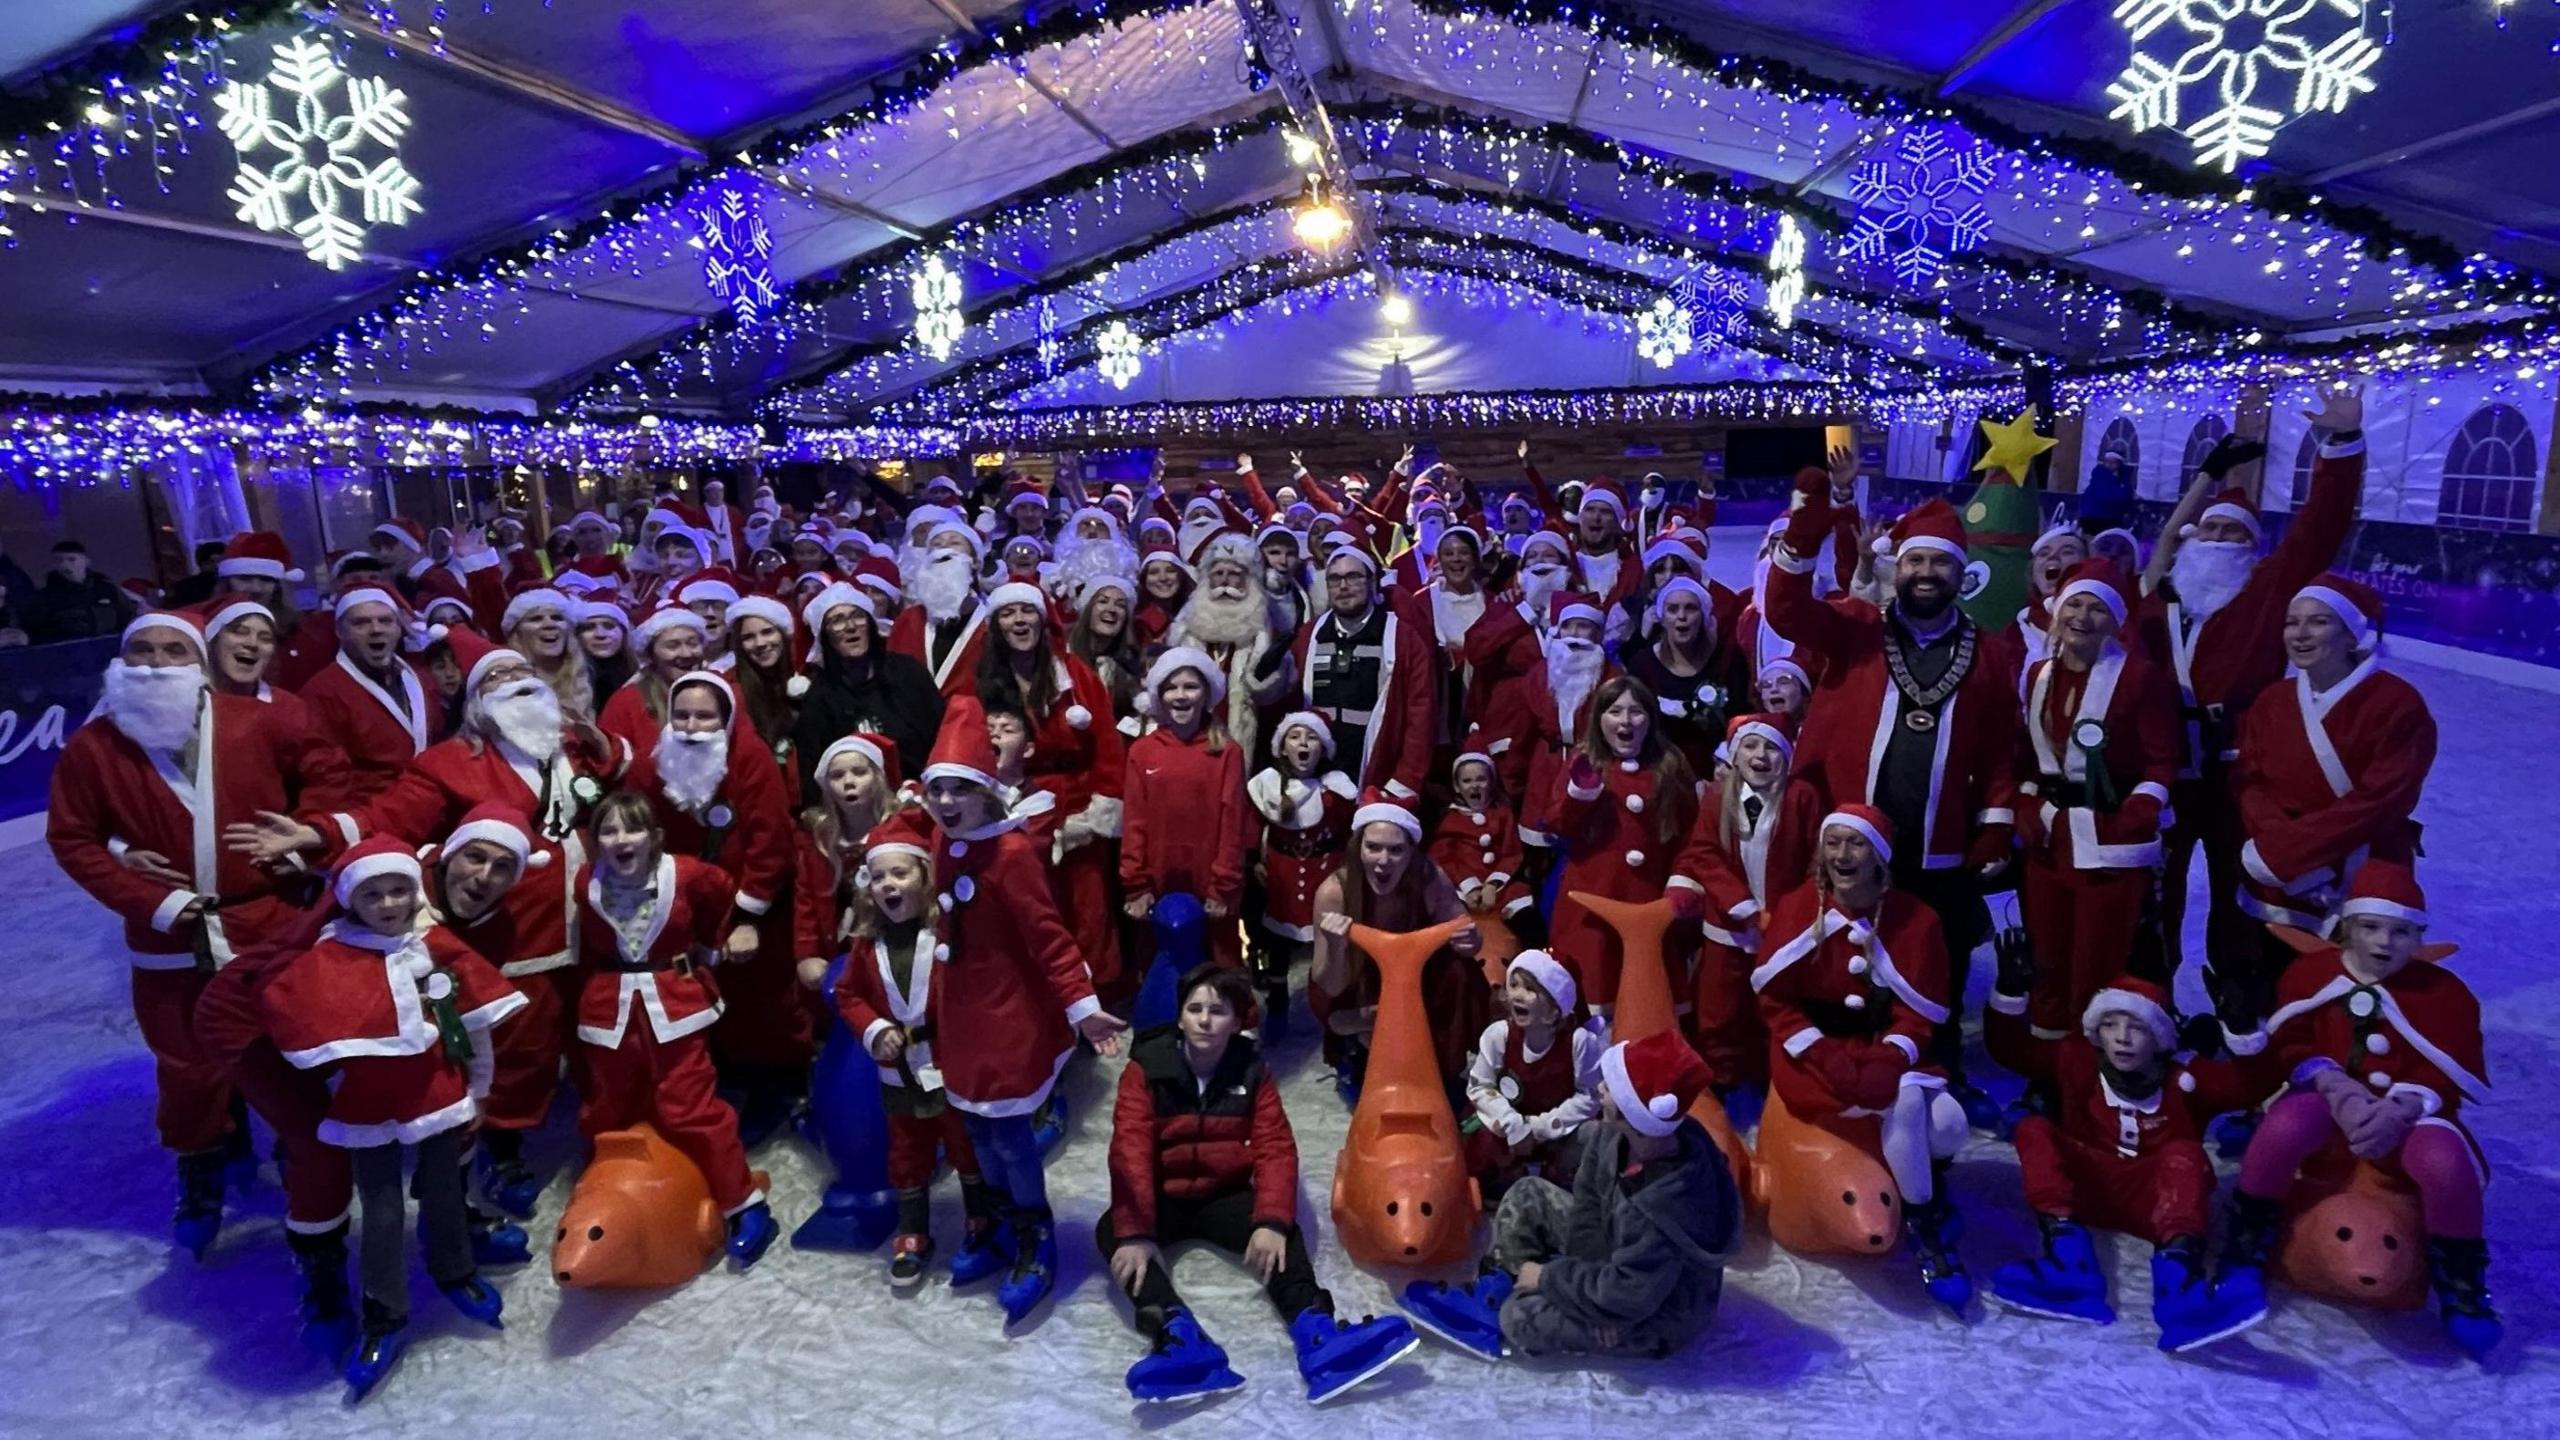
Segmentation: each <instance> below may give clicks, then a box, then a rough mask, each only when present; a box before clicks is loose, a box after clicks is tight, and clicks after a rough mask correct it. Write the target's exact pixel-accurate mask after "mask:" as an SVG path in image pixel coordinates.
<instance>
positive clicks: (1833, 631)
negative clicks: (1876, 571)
mask: <svg viewBox="0 0 2560 1440" xmlns="http://www.w3.org/2000/svg"><path fill="white" fill-rule="evenodd" d="M1812 563H1813V562H1811V561H1809V560H1800V559H1797V558H1796V556H1795V555H1794V553H1793V552H1792V551H1790V550H1787V549H1785V548H1781V549H1780V550H1779V551H1778V555H1777V559H1776V561H1775V562H1774V563H1773V564H1772V565H1771V566H1770V569H1769V595H1768V599H1767V604H1768V607H1769V613H1768V618H1769V621H1770V623H1771V624H1773V625H1775V626H1777V628H1778V629H1779V630H1780V631H1782V632H1784V633H1785V634H1786V635H1787V636H1788V637H1789V638H1790V639H1792V640H1793V641H1794V642H1795V643H1796V644H1797V645H1798V646H1800V647H1802V650H1803V651H1804V652H1809V653H1811V654H1814V655H1819V656H1822V657H1824V663H1823V668H1822V679H1821V681H1820V683H1819V684H1818V685H1817V686H1816V688H1815V690H1814V693H1813V695H1812V697H1811V699H1810V700H1809V701H1808V703H1807V705H1806V707H1805V724H1804V732H1803V734H1802V735H1801V736H1799V737H1798V739H1797V741H1796V767H1795V773H1796V774H1798V775H1799V776H1801V777H1803V778H1804V780H1805V781H1806V782H1807V783H1809V784H1811V785H1812V786H1813V788H1814V792H1815V793H1816V794H1818V795H1821V796H1822V797H1823V800H1824V803H1825V804H1826V805H1843V804H1849V803H1853V802H1854V803H1873V801H1874V799H1875V785H1876V772H1877V770H1878V769H1879V768H1880V767H1881V766H1882V765H1883V764H1884V757H1885V751H1886V746H1885V744H1884V735H1883V728H1884V727H1885V726H1888V725H1893V724H1896V723H1899V722H1897V721H1896V720H1895V718H1894V714H1895V710H1896V708H1897V703H1898V700H1899V695H1898V692H1897V691H1896V689H1895V686H1894V683H1893V678H1892V676H1891V675H1890V674H1889V673H1888V671H1887V668H1886V663H1885V642H1884V629H1885V626H1887V625H1888V624H1891V623H1893V622H1891V621H1889V620H1888V619H1886V618H1885V616H1884V614H1883V612H1881V611H1879V610H1877V609H1876V607H1875V606H1873V605H1870V604H1868V603H1867V602H1865V601H1863V600H1856V599H1850V598H1847V597H1840V598H1835V599H1833V600H1830V601H1822V600H1816V599H1815V598H1813V574H1812ZM2017 726H2018V700H2017V692H2016V691H2015V690H2013V689H2012V688H2011V687H2010V685H2009V682H2008V679H2007V678H2006V677H2005V676H2003V675H2002V674H2001V673H2000V667H1999V666H1998V665H1997V664H1996V663H1994V662H1993V660H1992V658H1991V657H1990V656H1987V655H1984V654H1983V653H1982V652H1981V650H1980V649H1979V648H1978V647H1977V649H1976V650H1975V652H1974V658H1973V666H1972V668H1971V669H1969V670H1967V671H1966V672H1965V676H1964V679H1963V680H1962V681H1961V682H1959V683H1958V684H1957V686H1956V690H1955V693H1954V694H1953V695H1951V696H1949V697H1948V698H1947V699H1946V701H1945V702H1944V703H1943V704H1942V705H1940V706H1939V708H1938V720H1937V723H1936V724H1935V725H1934V726H1932V727H1931V733H1932V735H1933V737H1934V741H1935V751H1934V754H1933V756H1932V758H1931V761H1930V785H1929V791H1930V793H1931V794H1932V795H1935V796H1936V797H1937V802H1936V804H1935V806H1934V807H1933V808H1932V809H1931V811H1930V812H1929V814H1928V816H1927V817H1926V823H1925V824H1924V826H1923V832H1924V833H1922V834H1920V835H1917V836H1913V835H1903V836H1899V837H1897V838H1896V841H1895V843H1896V845H1897V846H1898V847H1914V848H1916V849H1917V850H1918V852H1919V854H1920V856H1921V863H1922V864H1923V865H1924V866H1925V867H1927V868H1929V869H1932V870H1938V869H1945V868H1949V867H1952V866H1956V865H1961V864H1964V863H1965V858H1966V850H1967V848H1968V845H1969V843H1971V842H1972V841H1973V839H1974V836H1975V834H1976V827H1977V826H2006V825H2010V824H2013V823H2015V819H2016V810H2015V802H2014V798H2013V790H2014V787H2013V785H2012V782H2011V779H2010V766H2011V763H2012V759H2013V753H2012V752H2013V750H2014V747H2015V745H2016V743H2017V742H2016V732H2017Z"/></svg>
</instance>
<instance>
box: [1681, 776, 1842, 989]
mask: <svg viewBox="0 0 2560 1440" xmlns="http://www.w3.org/2000/svg"><path fill="white" fill-rule="evenodd" d="M1722 793H1723V792H1722V787H1721V786H1720V785H1717V784H1714V783H1710V785H1709V786H1708V789H1707V795H1708V797H1709V798H1710V799H1720V798H1721V796H1722ZM1744 798H1745V797H1744V796H1742V795H1739V794H1737V795H1736V796H1735V797H1734V805H1735V809H1736V811H1737V813H1734V814H1719V813H1717V812H1716V811H1715V810H1713V809H1710V808H1706V807H1701V808H1700V809H1699V811H1698V818H1697V822H1696V823H1695V824H1693V825H1691V826H1690V827H1689V840H1688V843H1687V844H1685V845H1683V846H1681V847H1680V857H1679V858H1678V859H1677V860H1675V861H1673V862H1672V865H1671V879H1670V880H1669V882H1668V883H1667V886H1666V888H1668V887H1670V886H1676V887H1679V888H1681V889H1685V890H1694V891H1697V892H1698V893H1699V894H1700V895H1703V896H1704V897H1706V900H1705V908H1706V914H1705V917H1704V919H1703V920H1702V922H1701V925H1702V927H1703V928H1704V930H1705V932H1706V936H1707V938H1708V939H1710V940H1713V941H1715V942H1716V943H1718V944H1720V945H1730V946H1732V947H1733V948H1735V949H1737V950H1757V949H1758V948H1759V943H1760V942H1759V930H1758V928H1757V922H1758V921H1759V920H1760V919H1761V918H1762V917H1763V916H1764V915H1765V914H1766V912H1767V911H1768V909H1769V907H1770V906H1771V905H1773V904H1775V903H1777V900H1778V897H1780V896H1782V895H1784V894H1786V893H1787V892H1788V891H1791V890H1793V889H1795V888H1796V887H1798V886H1800V885H1802V884H1804V883H1805V881H1806V879H1807V878H1808V877H1810V876H1811V875H1812V873H1813V857H1814V852H1815V850H1816V849H1817V848H1818V847H1819V846H1820V843H1821V838H1822V800H1821V797H1819V796H1817V795H1815V794H1814V793H1813V787H1812V786H1810V785H1807V784H1806V783H1804V782H1803V781H1802V780H1798V779H1795V778H1794V777H1792V776H1790V777H1788V779H1787V782H1786V784H1785V785H1784V786H1783V787H1781V788H1780V790H1779V792H1778V798H1777V799H1776V801H1775V802H1773V803H1772V804H1770V805H1769V807H1768V808H1767V809H1764V810H1763V811H1761V814H1760V823H1759V825H1758V826H1757V827H1756V828H1755V829H1753V830H1752V831H1751V833H1749V834H1748V835H1746V834H1744V833H1743V824H1742V822H1743V817H1742V815H1741V814H1740V813H1738V812H1739V810H1740V807H1741V802H1742V800H1743V799H1744Z"/></svg>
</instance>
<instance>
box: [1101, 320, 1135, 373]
mask: <svg viewBox="0 0 2560 1440" xmlns="http://www.w3.org/2000/svg"><path fill="white" fill-rule="evenodd" d="M1094 348H1095V349H1096V351H1097V352H1098V353H1099V355H1100V359H1099V360H1098V361H1097V362H1096V364H1097V366H1098V367H1099V368H1100V369H1101V371H1102V378H1103V379H1105V380H1108V381H1110V382H1111V388H1112V389H1114V390H1126V389H1128V388H1129V382H1130V381H1132V380H1135V379H1137V378H1138V352H1139V350H1140V348H1141V344H1140V342H1139V339H1138V332H1136V331H1134V330H1132V329H1130V328H1129V325H1128V322H1127V321H1125V320H1114V321H1112V322H1111V323H1110V324H1108V325H1105V326H1104V327H1102V335H1101V337H1100V338H1099V339H1098V340H1096V341H1095V342H1094Z"/></svg>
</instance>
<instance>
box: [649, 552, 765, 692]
mask: <svg viewBox="0 0 2560 1440" xmlns="http://www.w3.org/2000/svg"><path fill="white" fill-rule="evenodd" d="M745 593H746V592H745V591H744V590H743V589H742V588H741V583H740V581H739V579H738V576H737V574H736V573H735V572H734V571H731V570H729V569H727V568H726V567H724V566H718V565H715V566H713V567H711V568H710V569H708V570H701V571H696V572H695V573H694V574H692V575H688V576H686V577H685V579H684V583H682V584H680V585H678V586H676V587H675V588H674V589H673V590H671V591H669V592H668V594H669V595H670V596H671V597H672V598H673V599H674V600H675V602H676V603H677V604H679V605H681V606H683V607H684V608H686V609H687V610H690V611H692V612H693V613H694V614H696V615H699V616H701V617H702V660H703V664H704V666H705V667H707V668H718V669H722V670H726V669H728V668H729V666H728V665H727V664H723V663H721V662H722V661H724V660H726V659H727V658H728V655H729V607H730V606H732V605H735V604H737V603H738V600H739V598H740V597H741V596H742V595H744V594H745Z"/></svg>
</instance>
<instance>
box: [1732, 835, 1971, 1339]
mask: <svg viewBox="0 0 2560 1440" xmlns="http://www.w3.org/2000/svg"><path fill="white" fill-rule="evenodd" d="M1821 836H1822V838H1821V842H1820V850H1819V852H1818V854H1817V855H1816V858H1815V861H1814V868H1813V881H1812V883H1811V884H1808V885H1801V886H1798V887H1796V888H1795V889H1794V890H1791V891H1789V892H1787V893H1786V894H1785V895H1784V896H1783V897H1781V898H1780V899H1779V901H1778V903H1777V905H1776V907H1775V908H1773V909H1772V910H1771V911H1770V912H1769V915H1768V923H1766V924H1765V925H1763V926H1762V927H1761V930H1760V968H1759V969H1757V970H1754V971H1753V972H1752V973H1751V988H1752V989H1754V990H1756V991H1758V992H1759V995H1760V1018H1761V1021H1762V1023H1763V1024H1765V1025H1766V1026H1767V1027H1768V1030H1769V1043H1770V1054H1769V1083H1770V1085H1771V1087H1772V1088H1773V1089H1775V1090H1776V1092H1777V1094H1778V1097H1779V1098H1780V1099H1781V1100H1783V1101H1785V1102H1786V1106H1787V1109H1788V1110H1789V1111H1791V1112H1792V1113H1794V1114H1795V1115H1796V1116H1798V1117H1799V1118H1802V1119H1806V1120H1810V1121H1813V1122H1815V1123H1820V1122H1822V1121H1824V1120H1828V1119H1830V1118H1832V1117H1834V1116H1840V1115H1851V1116H1857V1115H1873V1116H1877V1117H1878V1118H1879V1119H1880V1120H1881V1121H1882V1124H1883V1132H1884V1163H1885V1168H1886V1169H1887V1170H1889V1171H1891V1172H1892V1174H1893V1181H1894V1184H1895V1185H1896V1186H1897V1187H1899V1188H1900V1190H1901V1191H1902V1222H1903V1235H1904V1238H1905V1239H1907V1240H1908V1241H1909V1242H1910V1245H1911V1249H1912V1252H1913V1255H1914V1256H1915V1258H1917V1259H1918V1261H1919V1265H1920V1280H1921V1283H1922V1284H1923V1285H1924V1286H1925V1287H1926V1288H1927V1289H1928V1291H1929V1293H1930V1295H1931V1296H1932V1297H1934V1298H1936V1299H1938V1300H1940V1301H1942V1302H1944V1303H1946V1304H1947V1305H1949V1306H1951V1307H1953V1308H1955V1309H1958V1310H1961V1309H1962V1308H1963V1307H1964V1304H1965V1302H1966V1301H1967V1300H1969V1299H1970V1298H1971V1296H1972V1293H1973V1286H1972V1282H1971V1281H1970V1280H1968V1279H1967V1278H1966V1277H1965V1273H1964V1263H1963V1261H1961V1260H1960V1259H1958V1258H1957V1256H1956V1250H1955V1243H1954V1241H1955V1228H1956V1215H1955V1207H1954V1206H1953V1205H1952V1204H1951V1203H1950V1202H1949V1201H1948V1198H1947V1197H1946V1196H1945V1195H1943V1194H1941V1193H1940V1176H1939V1173H1938V1172H1939V1170H1940V1168H1941V1166H1942V1164H1943V1162H1944V1161H1946V1160H1947V1159H1949V1158H1951V1157H1953V1156H1954V1154H1955V1153H1956V1151H1958V1150H1959V1149H1961V1148H1963V1146H1964V1142H1965V1135H1966V1124H1965V1115H1964V1107H1963V1106H1961V1105H1959V1104H1957V1103H1956V1100H1955V1097H1953V1096H1951V1095H1949V1094H1948V1093H1947V1078H1946V1075H1945V1074H1944V1072H1942V1071H1940V1070H1939V1069H1938V1068H1937V1067H1936V1066H1935V1065H1934V1064H1931V1063H1928V1062H1927V1061H1925V1060H1924V1059H1923V1053H1924V1047H1925V1046H1926V1045H1927V1044H1928V1042H1929V1035H1930V1032H1931V1030H1932V1029H1933V1028H1934V1027H1936V1026H1938V1025H1942V1024H1944V1023H1946V1018H1947V1010H1948V1004H1949V999H1950V997H1949V992H1948V984H1947V946H1946V940H1945V938H1944V935H1943V932H1941V931H1940V930H1939V928H1938V917H1937V913H1936V912H1935V911H1933V910H1931V909H1930V908H1929V907H1928V906H1927V905H1924V904H1922V903H1921V902H1920V901H1918V900H1915V899H1913V898H1912V897H1911V896H1910V895H1909V894H1907V893H1905V892H1903V891H1900V890H1896V889H1894V888H1892V885H1891V882H1890V878H1889V877H1890V873H1891V871H1890V867H1891V865H1892V862H1893V847H1894V844H1895V837H1894V834H1893V822H1892V821H1890V820H1888V819H1886V818H1885V816H1884V812H1883V811H1881V810H1878V809H1876V808H1875V807H1873V806H1870V805H1856V804H1851V805H1843V806H1840V807H1839V808H1837V809H1835V810H1833V811H1832V812H1831V813H1830V814H1828V815H1825V816H1823V817H1822V829H1821Z"/></svg>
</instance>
